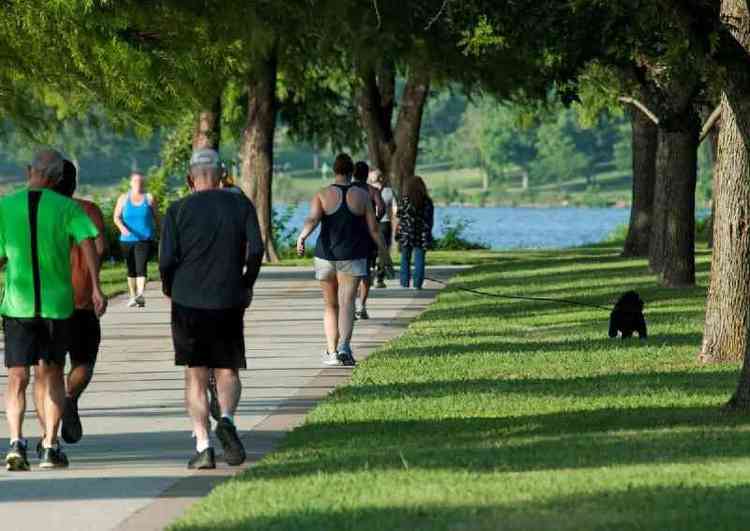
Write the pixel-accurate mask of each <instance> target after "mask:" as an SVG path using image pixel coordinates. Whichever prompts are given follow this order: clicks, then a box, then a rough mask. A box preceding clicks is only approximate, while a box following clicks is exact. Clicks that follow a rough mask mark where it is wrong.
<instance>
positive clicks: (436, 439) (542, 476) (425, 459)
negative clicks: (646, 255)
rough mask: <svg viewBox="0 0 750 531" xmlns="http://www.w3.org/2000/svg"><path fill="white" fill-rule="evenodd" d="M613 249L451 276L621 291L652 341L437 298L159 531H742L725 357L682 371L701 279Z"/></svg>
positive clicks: (742, 477) (731, 377) (563, 292)
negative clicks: (687, 280) (662, 282)
mask: <svg viewBox="0 0 750 531" xmlns="http://www.w3.org/2000/svg"><path fill="white" fill-rule="evenodd" d="M617 251H618V249H615V248H607V247H604V246H603V247H594V248H591V249H586V250H574V251H568V252H516V253H502V254H500V255H499V259H498V260H497V262H496V263H495V264H493V265H485V266H481V267H479V268H477V269H475V270H472V271H470V272H468V273H466V274H464V275H462V276H461V277H459V278H457V279H456V280H455V281H454V283H453V287H454V288H455V287H457V286H467V287H473V288H481V289H484V290H490V291H493V292H496V293H506V294H513V293H519V292H521V293H524V294H527V295H539V296H548V297H572V298H575V299H577V300H581V301H586V302H591V303H596V304H605V305H609V304H611V303H612V302H613V300H614V299H615V298H616V297H617V296H618V295H619V294H620V293H621V292H623V291H624V290H626V289H630V288H635V289H637V290H639V291H640V292H641V294H642V296H643V298H644V299H645V300H646V301H647V303H648V306H647V318H648V319H649V324H650V327H651V333H652V336H651V338H650V340H649V341H648V342H647V343H645V344H643V343H640V342H638V341H635V340H634V341H630V342H621V341H619V340H614V341H612V340H609V339H608V338H607V337H606V332H607V318H608V315H607V314H606V313H605V312H602V311H598V310H588V309H585V308H578V307H565V306H560V307H555V306H550V305H547V304H541V303H533V302H523V301H505V300H493V299H489V298H479V297H476V296H474V295H470V294H465V293H462V292H460V291H456V290H455V289H451V290H450V291H447V292H444V293H443V294H441V295H440V298H439V300H438V302H437V303H436V304H434V305H433V306H432V307H431V308H430V309H429V310H428V311H427V312H425V313H424V314H423V316H422V317H421V318H419V319H418V320H417V321H415V322H414V323H413V325H412V326H411V327H410V329H409V330H408V332H407V333H406V334H405V335H404V336H403V337H401V338H400V339H398V340H396V341H394V342H391V343H390V344H389V345H387V346H386V347H384V348H382V349H380V350H379V351H378V352H377V353H376V354H375V355H373V356H372V357H371V358H369V359H368V360H367V361H366V362H364V363H362V364H361V365H360V366H359V367H358V368H357V369H356V371H355V372H354V379H353V382H352V383H351V385H348V386H346V387H343V388H340V389H338V390H337V391H336V392H335V393H334V394H333V395H332V396H331V397H330V398H329V399H328V400H326V401H325V402H324V403H323V404H321V405H320V406H319V407H317V408H316V409H315V410H314V411H313V412H312V413H311V414H310V415H309V416H308V419H307V422H306V423H305V425H304V426H303V427H301V428H299V429H297V430H295V431H294V432H293V433H292V434H291V435H290V436H289V437H288V438H287V439H286V440H285V442H284V443H283V446H282V447H281V448H280V449H279V450H278V451H276V452H274V453H273V454H271V455H269V456H267V457H266V458H265V459H264V460H263V461H262V462H261V463H260V464H259V465H257V466H255V467H253V469H252V470H251V471H250V472H248V473H246V474H245V475H243V476H241V477H240V478H238V479H236V480H233V481H230V482H228V483H226V484H224V485H222V486H220V487H218V488H217V489H216V490H215V491H214V492H213V494H211V495H210V496H209V497H208V498H207V499H205V500H204V501H203V502H202V503H200V504H198V505H197V506H196V507H195V508H193V509H192V510H191V511H189V513H188V514H187V515H186V516H185V517H184V518H182V519H181V520H179V521H178V522H177V523H176V524H175V525H174V526H173V527H172V528H173V529H179V530H208V529H237V530H239V529H278V530H282V529H289V530H292V529H294V530H308V529H326V530H328V529H352V530H357V531H364V530H381V529H389V530H390V529H403V530H411V529H425V530H449V529H450V530H455V529H462V530H463V529H487V530H491V529H492V530H494V529H519V530H521V529H563V530H578V529H639V530H640V529H653V530H660V529H684V530H692V529H694V530H699V529H741V528H745V527H747V521H748V518H750V505H748V504H747V503H746V499H747V496H748V494H750V481H748V477H750V419H748V418H742V417H733V416H729V417H728V416H723V415H721V414H720V412H719V406H720V405H721V404H722V403H723V402H724V401H725V400H726V399H727V398H728V397H729V395H730V394H731V391H732V390H733V387H734V384H735V382H736V378H737V370H736V367H734V366H714V367H705V368H702V367H698V366H697V365H696V362H695V355H696V353H697V351H698V348H699V344H700V340H701V329H702V316H703V304H704V297H705V285H706V282H707V269H708V255H707V253H706V252H705V251H702V252H701V253H700V256H699V271H700V276H699V278H700V287H698V288H696V289H691V290H682V291H669V290H664V289H659V288H656V287H655V285H654V279H653V278H652V277H651V276H650V275H649V274H648V273H647V270H646V265H645V263H644V262H643V261H626V260H623V259H621V258H619V257H618V256H617Z"/></svg>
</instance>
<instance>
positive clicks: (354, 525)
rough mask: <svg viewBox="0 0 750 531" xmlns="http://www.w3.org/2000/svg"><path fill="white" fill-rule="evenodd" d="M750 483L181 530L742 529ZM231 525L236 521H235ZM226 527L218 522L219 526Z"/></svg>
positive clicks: (410, 507)
mask: <svg viewBox="0 0 750 531" xmlns="http://www.w3.org/2000/svg"><path fill="white" fill-rule="evenodd" d="M748 496H750V485H747V484H740V485H726V486H720V487H709V486H697V485H695V486H669V487H663V486H631V487H629V488H627V489H622V490H614V489H612V490H605V489H601V490H599V491H598V492H595V493H594V494H591V493H587V494H580V495H567V496H550V497H548V498H545V499H544V500H538V501H531V502H529V501H519V502H517V503H513V502H512V501H509V500H503V499H492V498H489V499H487V497H486V496H485V497H484V501H483V503H482V502H478V503H471V504H467V503H466V502H465V501H462V500H460V499H459V500H456V502H455V503H451V504H445V503H441V504H436V503H434V502H433V503H424V502H423V503H408V502H407V501H406V500H405V501H404V502H403V505H400V506H394V505H388V506H377V507H373V506H364V507H363V506H357V507H356V508H352V509H341V508H339V507H338V506H337V507H336V508H335V509H334V508H331V509H330V510H321V509H314V508H306V509H305V510H286V511H284V510H281V511H279V513H278V514H276V515H273V516H261V517H256V518H252V517H245V518H240V519H237V520H234V521H231V520H230V521H221V520H219V522H216V521H215V523H213V524H209V525H195V524H194V525H190V524H188V523H184V524H182V525H179V526H176V527H175V529H179V530H181V531H188V530H190V531H213V530H217V529H220V530H222V531H244V530H246V529H258V530H263V529H274V530H286V529H290V530H291V529H294V530H304V531H309V530H319V529H326V530H332V531H337V530H357V529H359V530H372V529H388V530H403V531H407V530H413V529H414V530H435V531H448V530H457V529H462V530H464V529H466V530H468V529H471V530H479V531H495V530H497V529H513V530H521V529H529V530H530V529H555V530H565V531H567V530H576V531H579V530H581V529H629V530H630V529H632V530H635V529H638V530H659V531H661V530H663V529H683V530H696V529H743V528H745V527H746V525H747V521H748V519H749V518H750V505H748V504H747V503H746V500H747V498H748ZM230 522H231V523H230ZM217 524H219V525H217Z"/></svg>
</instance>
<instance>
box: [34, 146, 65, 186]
mask: <svg viewBox="0 0 750 531" xmlns="http://www.w3.org/2000/svg"><path fill="white" fill-rule="evenodd" d="M64 160H65V159H63V156H62V155H61V154H60V152H59V151H56V150H54V149H42V150H40V151H37V153H36V154H35V155H34V158H33V159H32V161H31V165H30V166H29V186H31V187H32V188H51V187H53V186H54V185H55V184H57V182H58V181H59V180H60V179H61V178H62V176H63V170H64V162H63V161H64Z"/></svg>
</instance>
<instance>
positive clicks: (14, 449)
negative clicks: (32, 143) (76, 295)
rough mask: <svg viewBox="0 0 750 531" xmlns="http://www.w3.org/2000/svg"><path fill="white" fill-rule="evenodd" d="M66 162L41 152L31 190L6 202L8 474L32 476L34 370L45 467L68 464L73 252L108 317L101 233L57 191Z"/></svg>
mask: <svg viewBox="0 0 750 531" xmlns="http://www.w3.org/2000/svg"><path fill="white" fill-rule="evenodd" d="M62 172H63V158H62V156H61V155H60V153H58V152H56V151H52V150H44V151H40V152H39V153H38V154H37V155H36V156H35V157H34V161H33V162H32V164H31V166H29V168H28V177H29V179H28V188H25V189H23V190H21V191H19V192H16V193H13V194H10V195H8V196H6V197H4V198H2V199H1V200H0V260H2V261H4V262H6V263H7V266H6V271H5V293H4V296H3V301H2V306H1V307H0V313H2V316H3V331H4V332H5V366H6V367H8V387H7V391H6V393H5V397H6V398H5V399H6V416H7V418H8V426H9V429H10V449H9V450H8V452H7V454H6V456H5V462H6V466H7V469H8V470H11V471H17V470H29V462H28V459H27V456H26V453H27V452H26V449H27V446H28V445H27V442H26V440H25V439H24V438H23V431H22V429H23V417H24V414H25V411H26V388H27V387H28V384H29V372H30V371H29V369H30V367H31V366H34V385H35V386H41V390H40V389H37V393H36V396H43V397H44V403H43V404H37V407H38V408H39V407H43V408H44V415H43V417H44V421H45V435H44V439H43V441H42V445H41V447H42V451H41V463H40V467H41V468H61V467H65V466H67V465H68V459H67V457H66V456H65V454H64V453H63V452H62V450H61V449H60V445H59V443H58V441H57V432H58V428H59V426H60V419H61V417H62V413H63V407H64V405H65V382H64V379H63V370H64V368H65V355H66V353H67V351H68V348H69V344H70V321H69V319H70V317H71V316H72V315H73V311H74V309H75V308H74V299H73V286H72V274H71V269H70V250H71V247H72V246H73V245H74V244H79V245H80V246H81V248H82V250H83V254H84V257H85V260H86V263H87V265H88V269H89V271H90V272H91V277H92V283H93V286H94V288H93V296H92V299H93V302H94V306H95V311H96V313H97V314H98V315H99V316H101V315H102V314H103V313H104V310H105V309H106V304H107V303H106V299H105V298H104V295H103V294H102V291H101V287H100V285H99V273H98V271H99V268H98V267H97V256H96V248H95V246H94V239H95V238H96V237H97V235H98V233H99V231H98V229H97V228H96V226H94V224H93V223H92V222H91V220H90V219H89V217H88V216H87V215H86V214H85V213H84V212H83V210H81V208H80V207H79V206H78V205H77V204H76V203H75V202H74V201H72V200H71V199H69V198H67V197H64V196H62V195H60V194H57V193H55V192H53V191H52V190H51V188H52V187H53V186H54V185H55V184H56V183H57V182H58V180H59V179H60V178H61V177H62Z"/></svg>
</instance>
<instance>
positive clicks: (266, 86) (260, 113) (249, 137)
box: [240, 49, 279, 262]
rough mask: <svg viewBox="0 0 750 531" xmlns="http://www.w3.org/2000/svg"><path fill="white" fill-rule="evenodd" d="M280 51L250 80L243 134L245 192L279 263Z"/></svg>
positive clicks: (270, 258)
mask: <svg viewBox="0 0 750 531" xmlns="http://www.w3.org/2000/svg"><path fill="white" fill-rule="evenodd" d="M277 60H278V59H277V52H276V50H275V49H274V50H273V51H272V52H271V54H270V55H269V56H268V57H267V58H266V59H265V60H263V61H259V62H258V63H257V64H256V65H255V66H256V67H255V68H254V69H253V73H252V77H251V79H249V80H248V83H247V90H248V103H247V122H246V125H245V130H244V131H243V133H242V147H241V153H242V166H241V170H240V171H241V179H242V189H243V191H244V192H245V194H246V195H247V196H248V197H249V198H250V199H251V200H252V201H253V203H254V204H255V208H256V210H257V211H258V222H259V224H260V230H261V235H262V236H263V243H264V244H265V247H266V260H268V261H270V262H278V261H279V255H278V253H277V251H276V247H275V245H274V241H273V225H272V223H273V196H272V186H273V140H274V134H275V132H276V113H277V111H278V105H277V101H276V82H277V73H278V72H277Z"/></svg>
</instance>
